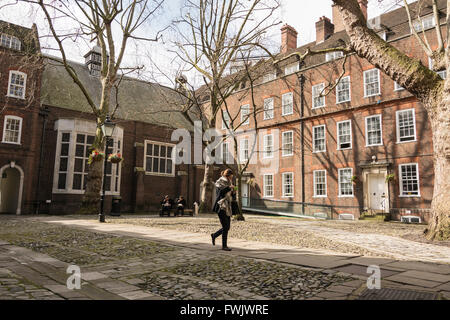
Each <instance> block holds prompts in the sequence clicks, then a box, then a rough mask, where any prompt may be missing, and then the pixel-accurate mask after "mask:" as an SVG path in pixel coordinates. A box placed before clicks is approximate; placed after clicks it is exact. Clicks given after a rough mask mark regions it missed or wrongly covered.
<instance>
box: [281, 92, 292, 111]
mask: <svg viewBox="0 0 450 320" xmlns="http://www.w3.org/2000/svg"><path fill="white" fill-rule="evenodd" d="M288 95H289V96H291V108H292V110H291V112H289V113H284V97H285V96H288ZM291 114H294V93H293V92H286V93H285V94H283V95H282V96H281V116H289V115H291Z"/></svg>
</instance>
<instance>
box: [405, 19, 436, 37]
mask: <svg viewBox="0 0 450 320" xmlns="http://www.w3.org/2000/svg"><path fill="white" fill-rule="evenodd" d="M426 19H430V20H432V26H431V27H427V28H424V25H423V22H424V21H425V20H426ZM412 25H413V28H414V30H415V31H416V32H417V33H419V34H420V33H421V32H423V31H427V30H430V29H432V28H434V27H435V26H436V20H435V19H434V15H433V14H427V15H425V16H422V17H420V21H419V19H415V20H414V21H413V22H412ZM416 26H419V28H416ZM410 32H411V34H413V31H412V30H410Z"/></svg>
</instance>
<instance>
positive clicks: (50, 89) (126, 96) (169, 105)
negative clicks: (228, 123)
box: [41, 56, 191, 130]
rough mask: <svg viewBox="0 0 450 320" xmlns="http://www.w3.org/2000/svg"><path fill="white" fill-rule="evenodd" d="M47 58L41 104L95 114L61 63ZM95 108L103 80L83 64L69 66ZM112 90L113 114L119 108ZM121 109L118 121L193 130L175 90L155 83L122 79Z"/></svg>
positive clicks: (75, 63)
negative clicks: (89, 96) (86, 91)
mask: <svg viewBox="0 0 450 320" xmlns="http://www.w3.org/2000/svg"><path fill="white" fill-rule="evenodd" d="M54 59H55V58H53V57H51V58H50V57H49V56H48V57H47V59H46V61H45V69H44V72H43V75H42V88H41V103H42V104H44V105H47V106H53V107H60V108H64V109H70V110H75V111H80V112H86V113H92V109H91V107H90V106H89V104H88V102H87V101H86V98H85V97H84V95H83V93H82V91H81V89H80V88H79V87H78V86H77V85H76V84H75V83H74V81H73V80H72V78H71V77H70V76H69V74H68V73H67V71H66V70H65V69H64V67H63V66H62V64H61V63H59V62H58V61H54ZM70 65H71V66H72V67H73V68H74V70H75V72H76V73H77V74H78V77H79V79H80V81H81V82H82V83H83V84H84V86H85V87H86V89H87V90H88V92H89V93H90V95H91V97H93V100H94V102H95V103H96V105H98V104H99V102H100V98H101V82H100V78H99V77H96V76H92V75H90V73H89V70H88V68H87V67H86V66H85V65H84V64H80V63H77V62H70ZM115 96H116V94H115V90H113V94H112V98H111V99H112V101H111V111H110V112H112V109H113V108H114V106H115V105H116V103H115V101H116V99H115ZM118 101H119V108H118V109H117V112H116V114H115V118H118V119H123V120H132V121H142V122H146V123H152V124H157V125H162V126H168V127H172V128H186V129H188V130H190V129H191V124H190V123H189V122H188V121H187V120H186V119H185V118H184V116H183V115H182V114H181V113H180V112H178V111H179V110H180V109H181V103H180V102H181V97H180V96H179V95H178V94H176V93H175V92H174V90H172V89H170V88H168V87H165V86H162V85H159V84H155V83H150V82H145V81H141V80H138V79H135V78H131V77H123V79H122V81H121V83H120V86H119V92H118Z"/></svg>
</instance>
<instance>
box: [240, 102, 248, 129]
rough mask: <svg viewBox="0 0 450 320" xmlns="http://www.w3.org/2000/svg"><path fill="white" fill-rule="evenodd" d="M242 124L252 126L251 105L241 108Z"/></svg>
mask: <svg viewBox="0 0 450 320" xmlns="http://www.w3.org/2000/svg"><path fill="white" fill-rule="evenodd" d="M246 118H247V119H246ZM241 124H242V125H248V124H250V105H249V104H244V105H242V106H241Z"/></svg>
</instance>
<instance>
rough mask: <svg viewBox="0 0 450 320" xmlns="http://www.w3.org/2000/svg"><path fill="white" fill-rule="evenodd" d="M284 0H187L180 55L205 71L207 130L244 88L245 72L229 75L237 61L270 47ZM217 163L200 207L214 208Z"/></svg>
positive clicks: (205, 184)
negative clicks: (267, 40)
mask: <svg viewBox="0 0 450 320" xmlns="http://www.w3.org/2000/svg"><path fill="white" fill-rule="evenodd" d="M279 6H280V3H279V0H255V1H242V0H223V1H219V0H196V1H194V0H186V4H185V6H184V7H185V10H186V13H185V15H183V17H182V18H181V19H180V20H178V21H176V23H175V29H176V31H177V33H178V34H179V37H180V39H179V40H178V41H177V42H176V47H177V50H176V52H175V53H176V55H177V57H178V59H179V60H180V61H181V62H182V63H184V64H185V65H187V66H188V67H187V70H185V71H190V70H194V71H195V72H196V73H197V74H199V75H201V77H202V78H203V81H204V86H203V87H202V88H200V92H201V97H207V99H206V100H207V102H205V103H203V104H202V106H201V108H202V110H203V115H204V116H205V121H204V125H205V128H204V129H210V128H215V127H216V120H217V115H218V114H219V112H221V110H222V108H223V106H224V102H225V101H226V99H228V98H229V97H230V96H231V95H232V94H233V92H234V91H235V89H237V88H239V86H240V84H241V83H242V81H244V79H245V76H244V77H241V78H239V75H238V76H237V77H238V78H236V77H235V78H233V81H226V80H224V78H225V76H226V75H227V73H228V72H229V70H230V67H231V66H232V64H233V63H234V62H235V61H236V60H237V58H238V57H239V55H243V54H244V55H245V52H251V51H253V52H257V51H260V52H264V53H265V54H267V55H270V52H269V50H268V49H267V48H266V46H264V45H263V43H264V42H263V39H264V36H265V35H266V33H267V32H268V31H269V30H270V28H271V27H273V26H275V25H277V24H279V22H278V21H276V18H275V16H274V12H275V11H276V10H277V9H278V8H279ZM213 174H214V170H213V165H212V164H208V163H206V164H205V174H204V179H203V182H202V187H203V188H202V194H201V205H200V210H201V211H202V212H206V211H209V205H208V204H209V203H210V202H211V199H212V187H213V183H212V179H213Z"/></svg>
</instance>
